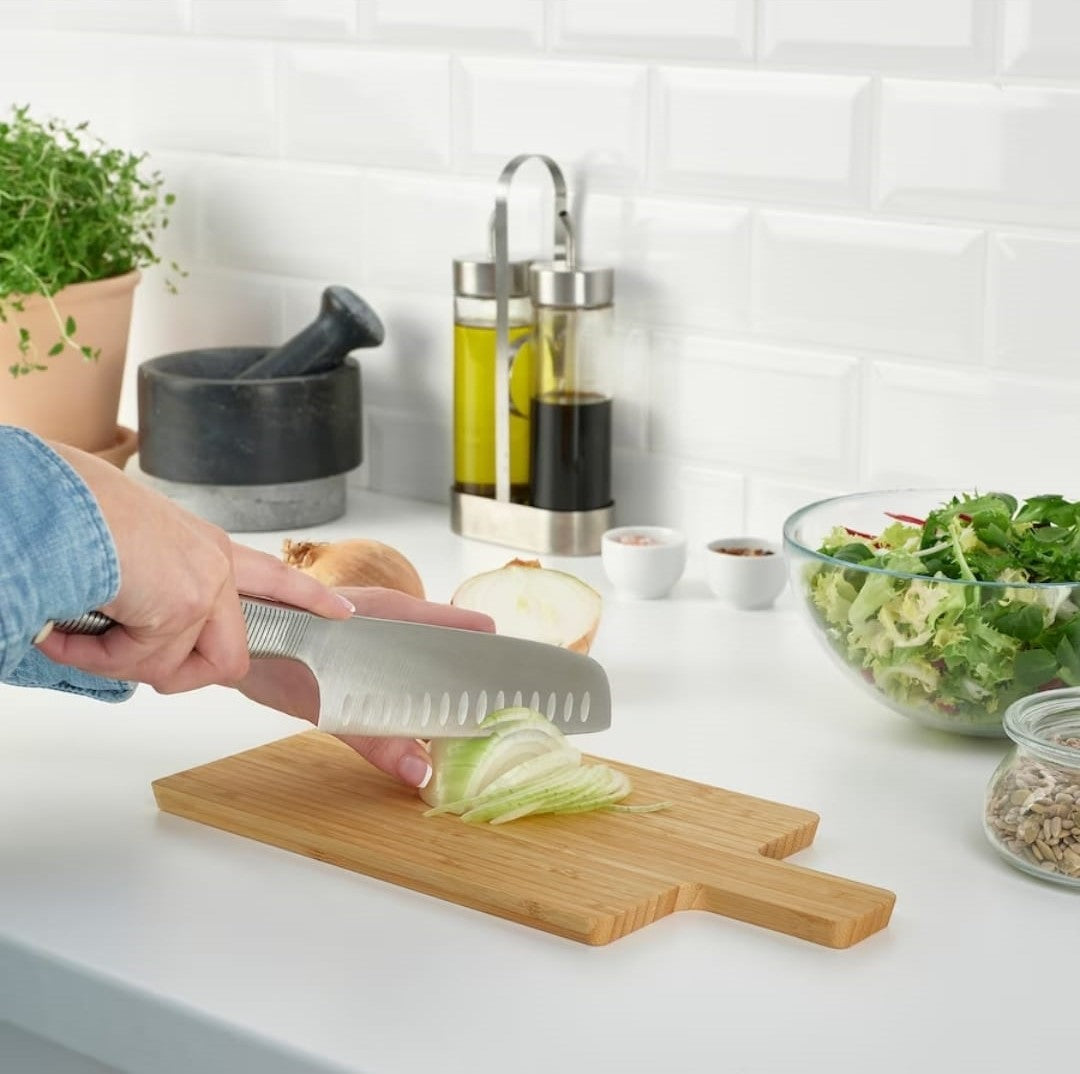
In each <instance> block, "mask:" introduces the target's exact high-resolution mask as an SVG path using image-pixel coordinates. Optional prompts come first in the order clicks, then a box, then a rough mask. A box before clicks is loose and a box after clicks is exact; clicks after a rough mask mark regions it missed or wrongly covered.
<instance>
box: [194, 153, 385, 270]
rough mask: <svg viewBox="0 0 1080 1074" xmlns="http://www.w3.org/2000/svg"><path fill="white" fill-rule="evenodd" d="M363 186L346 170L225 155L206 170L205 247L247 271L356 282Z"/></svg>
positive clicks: (204, 253) (205, 252)
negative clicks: (241, 158)
mask: <svg viewBox="0 0 1080 1074" xmlns="http://www.w3.org/2000/svg"><path fill="white" fill-rule="evenodd" d="M363 205H364V198H363V191H362V188H361V184H360V181H359V180H358V179H357V177H356V176H355V175H352V174H351V173H349V172H347V171H343V170H333V169H328V168H313V167H304V166H303V165H299V164H288V163H283V162H282V163H279V162H265V161H225V160H222V161H218V162H216V163H215V164H213V165H208V166H207V167H206V169H205V170H204V172H203V174H202V195H201V199H200V206H199V213H200V215H199V253H200V257H201V258H202V259H203V260H205V261H210V262H212V263H214V264H217V265H224V266H227V267H229V268H234V269H243V270H245V271H248V272H258V273H276V274H278V275H280V276H285V277H289V276H302V277H307V278H310V279H314V280H318V281H325V282H326V283H342V284H345V285H350V284H351V283H352V281H353V278H354V276H355V274H356V272H357V266H358V265H359V263H360V258H359V254H358V250H359V244H360V236H361V219H362V214H363Z"/></svg>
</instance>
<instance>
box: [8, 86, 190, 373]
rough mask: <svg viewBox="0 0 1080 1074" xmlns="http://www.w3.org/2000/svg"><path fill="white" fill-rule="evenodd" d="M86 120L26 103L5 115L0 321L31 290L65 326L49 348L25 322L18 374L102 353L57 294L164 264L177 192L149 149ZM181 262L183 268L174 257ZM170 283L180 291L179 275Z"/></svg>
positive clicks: (19, 335)
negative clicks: (112, 140) (124, 143)
mask: <svg viewBox="0 0 1080 1074" xmlns="http://www.w3.org/2000/svg"><path fill="white" fill-rule="evenodd" d="M87 126H88V125H87V124H86V123H79V124H76V125H74V126H71V125H68V124H66V123H64V122H63V121H62V120H59V119H55V118H49V119H46V120H44V121H39V120H37V119H35V118H33V117H32V116H31V115H30V112H29V108H28V106H25V105H24V106H20V107H15V108H13V109H12V111H11V117H10V118H9V119H6V120H0V323H3V324H10V323H11V321H12V317H13V314H15V313H21V312H23V311H24V308H25V299H26V298H27V297H29V296H32V295H41V296H43V297H44V298H45V300H46V301H47V302H48V304H49V306H50V307H51V309H52V312H53V314H54V316H55V318H56V325H57V337H56V339H55V340H54V341H52V342H51V343H50V344H49V345H48V346H47V348H46V349H45V351H44V354H43V353H42V351H41V349H40V347H39V346H38V344H37V343H36V342H35V341H34V340H33V339H31V338H30V333H29V331H28V330H27V329H26V328H24V327H18V328H17V329H16V339H17V347H18V351H19V355H20V357H19V360H18V361H16V362H15V363H14V364H13V365H11V366H9V372H10V373H11V374H12V376H16V377H17V376H23V375H26V374H28V373H31V372H34V371H41V370H44V369H46V368H47V366H46V364H45V362H44V361H43V358H51V357H55V356H57V355H59V354H61V353H62V352H63V351H65V350H66V349H72V350H74V351H76V352H78V353H79V354H80V355H81V356H82V358H83V359H84V360H91V361H92V360H94V359H96V358H97V356H98V353H97V351H96V350H95V349H94V348H92V347H91V346H89V345H87V344H84V343H80V342H79V341H78V339H77V333H78V325H77V324H76V323H75V320H74V318H72V317H67V318H62V317H61V316H60V313H59V311H58V310H57V308H56V305H55V304H54V302H53V296H54V295H55V294H56V293H57V292H58V291H60V290H62V289H63V288H64V287H67V286H70V285H71V284H76V283H85V282H88V281H92V280H103V279H108V278H110V277H112V276H121V275H124V274H125V273H128V272H131V271H132V270H134V269H137V268H145V267H148V266H150V265H156V264H159V263H160V258H159V257H158V255H157V254H156V252H155V243H156V241H157V238H158V235H159V233H160V232H161V231H162V230H164V229H165V228H166V227H167V226H168V221H169V210H170V209H171V207H172V205H173V204H174V202H175V197H174V195H173V194H171V193H167V192H166V191H165V190H164V180H163V178H162V176H161V174H160V173H159V172H156V171H154V172H149V173H147V172H145V171H144V164H145V160H146V155H145V154H142V155H139V154H134V153H129V152H126V151H124V150H120V149H114V148H110V147H108V146H107V145H105V144H104V143H103V142H102V141H101V140H100V139H98V138H95V137H92V136H91V135H90V134H89V133H88V129H87ZM172 269H173V271H174V272H175V273H177V274H179V275H183V272H182V271H181V270H180V268H179V266H177V265H176V264H175V263H173V265H172ZM166 286H167V287H168V288H169V289H170V290H172V291H175V284H174V283H173V282H172V281H171V280H167V281H166ZM13 327H14V326H13Z"/></svg>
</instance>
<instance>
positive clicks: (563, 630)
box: [450, 559, 601, 653]
mask: <svg viewBox="0 0 1080 1074" xmlns="http://www.w3.org/2000/svg"><path fill="white" fill-rule="evenodd" d="M450 603H451V604H454V605H457V607H459V608H469V609H471V610H472V611H476V612H484V613H485V614H486V615H490V616H491V618H492V619H494V620H495V631H496V633H498V634H509V635H510V636H511V637H515V638H528V639H529V640H530V641H543V642H548V643H549V644H551V645H560V646H562V647H563V648H566V649H573V650H574V652H578V653H587V652H588V651H589V648H590V647H591V646H592V643H593V639H594V638H595V637H596V628H597V627H598V626H599V625H600V608H601V598H600V594H599V593H598V592H597V591H596V590H595V589H593V588H592V586H590V585H586V583H585V582H583V581H582V580H581V579H580V578H577V577H575V576H574V575H572V574H568V573H567V572H565V571H556V570H552V569H551V568H550V567H543V566H541V565H540V561H539V560H536V559H513V560H511V561H510V562H509V563H507V564H506V565H505V566H503V567H499V568H498V569H497V570H493V571H485V572H484V573H483V574H476V575H473V577H471V578H469V579H467V580H466V581H464V582H462V583H461V585H460V586H458V589H457V592H455V593H454V595H453V596H452V597H451V598H450Z"/></svg>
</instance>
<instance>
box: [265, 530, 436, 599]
mask: <svg viewBox="0 0 1080 1074" xmlns="http://www.w3.org/2000/svg"><path fill="white" fill-rule="evenodd" d="M281 558H282V559H283V560H284V561H285V562H286V563H287V564H288V565H289V566H290V567H296V568H297V570H300V571H303V573H304V574H307V575H310V576H311V577H312V578H315V579H316V580H317V581H320V582H322V584H323V585H325V586H329V587H330V588H331V589H339V588H348V587H357V588H365V587H368V586H376V587H378V588H380V589H396V590H398V592H401V593H407V594H408V595H409V596H410V597H416V598H418V599H419V600H424V599H425V594H424V583H423V581H422V580H421V578H420V575H419V574H418V573H417V570H416V568H415V567H414V566H413V565H412V563H410V562H409V560H408V559H406V558H405V556H403V555H402V554H401V553H400V552H399V551H398V550H397V549H396V548H392V547H391V546H390V545H388V544H383V543H382V542H381V541H373V540H369V539H367V538H364V537H355V538H351V539H348V540H342V541H290V540H288V539H286V541H285V543H284V544H283V545H282V553H281Z"/></svg>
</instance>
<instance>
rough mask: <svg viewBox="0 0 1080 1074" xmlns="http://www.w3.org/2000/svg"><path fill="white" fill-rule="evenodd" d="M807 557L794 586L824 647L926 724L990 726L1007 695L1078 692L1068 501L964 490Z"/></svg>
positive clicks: (830, 542) (1076, 559) (1079, 515)
mask: <svg viewBox="0 0 1080 1074" xmlns="http://www.w3.org/2000/svg"><path fill="white" fill-rule="evenodd" d="M818 551H819V552H820V553H821V554H822V555H823V556H825V557H827V560H826V561H825V562H822V561H818V562H815V563H814V564H813V565H812V566H810V567H809V568H808V571H807V575H806V581H807V585H808V593H809V597H810V603H811V607H812V609H813V610H814V612H815V614H816V615H817V617H818V618H819V619H820V621H821V624H822V626H823V628H824V629H825V631H826V636H827V638H828V639H829V641H830V642H831V644H832V645H833V647H834V649H835V650H836V651H837V652H838V653H839V655H840V656H841V657H842V658H843V659H844V660H845V661H846V662H847V663H848V664H850V665H852V666H853V667H854V668H856V669H857V671H858V672H859V673H860V674H861V675H862V676H863V677H864V678H866V679H868V680H869V681H871V682H872V683H873V684H874V686H875V687H876V688H877V689H878V690H880V691H881V692H882V694H884V695H885V697H886V698H887V699H889V700H890V701H892V702H894V703H896V704H897V705H898V706H902V707H904V708H906V709H911V708H912V707H915V708H917V709H922V710H925V711H926V713H927V714H928V715H929V716H930V717H931V718H930V720H929V722H932V723H935V724H937V725H939V726H952V725H958V726H962V727H964V728H966V729H969V730H991V731H992V730H994V729H995V728H997V727H999V726H1000V721H1001V714H1002V712H1003V711H1004V708H1005V707H1006V706H1007V705H1008V704H1010V703H1011V702H1012V701H1013V700H1015V699H1016V698H1018V697H1021V696H1023V695H1024V694H1026V693H1030V692H1033V691H1034V690H1039V689H1045V688H1049V687H1052V686H1058V685H1062V684H1063V683H1068V684H1074V683H1075V684H1080V602H1078V601H1077V600H1076V599H1075V598H1074V590H1073V588H1072V586H1071V583H1080V502H1076V503H1074V502H1071V501H1069V500H1066V499H1064V498H1063V497H1061V496H1057V495H1047V496H1037V497H1033V498H1031V499H1029V500H1027V501H1025V502H1023V503H1021V502H1020V501H1018V500H1017V499H1016V498H1014V497H1012V496H1009V495H1008V494H1003V493H994V494H986V495H974V494H972V495H967V494H964V495H961V496H958V497H954V498H953V499H952V500H951V501H949V503H947V504H944V505H942V506H941V507H940V508H939V509H937V510H935V511H933V512H931V513H930V515H929V516H928V517H927V518H926V519H925V520H919V519H912V518H910V517H907V516H894V517H893V521H891V522H888V523H887V524H886V525H884V527H883V528H882V529H881V531H880V533H878V534H876V535H873V534H865V533H860V532H856V531H853V530H849V529H846V528H844V527H837V528H836V529H834V530H833V531H831V532H830V533H828V534H827V535H826V536H825V538H824V539H823V540H822V541H821V544H820V547H819V549H818ZM862 568H871V569H866V570H864V569H862ZM982 582H994V583H999V584H997V585H993V586H987V585H980V584H979V583H982ZM965 583H966V584H965ZM1032 583H1036V585H1032ZM1052 583H1070V584H1056V585H1055V584H1052ZM1040 586H1042V587H1040Z"/></svg>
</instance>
